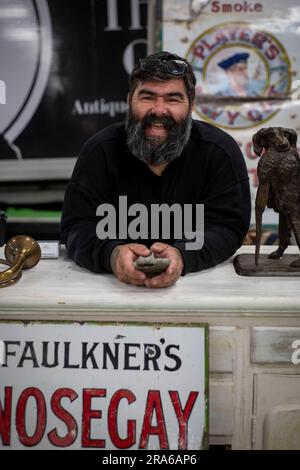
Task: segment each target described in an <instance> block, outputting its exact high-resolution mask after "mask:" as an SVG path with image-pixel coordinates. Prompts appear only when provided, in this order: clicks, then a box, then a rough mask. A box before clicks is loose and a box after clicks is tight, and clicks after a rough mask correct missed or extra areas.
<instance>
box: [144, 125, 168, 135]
mask: <svg viewBox="0 0 300 470" xmlns="http://www.w3.org/2000/svg"><path fill="white" fill-rule="evenodd" d="M146 135H147V136H151V137H167V135H168V131H167V129H166V128H165V126H164V125H163V124H150V125H148V126H147V127H146Z"/></svg>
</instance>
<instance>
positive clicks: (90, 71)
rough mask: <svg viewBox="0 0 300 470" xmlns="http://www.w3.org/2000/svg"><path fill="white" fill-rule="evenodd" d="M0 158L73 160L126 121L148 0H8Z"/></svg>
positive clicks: (0, 32)
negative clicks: (92, 141) (98, 134)
mask: <svg viewBox="0 0 300 470" xmlns="http://www.w3.org/2000/svg"><path fill="white" fill-rule="evenodd" d="M0 3H1V10H3V11H4V13H5V12H6V13H5V14H3V15H1V16H0V39H1V41H0V54H1V71H0V80H1V100H0V158H1V159H19V160H21V159H26V158H51V157H74V156H77V155H78V152H79V150H80V148H81V146H82V144H83V143H84V142H85V141H86V140H87V139H88V138H89V137H90V136H91V135H93V134H94V133H95V132H97V131H98V130H100V129H101V128H103V127H105V126H106V125H108V124H110V123H112V122H115V121H120V120H123V119H124V117H125V112H126V108H127V104H126V95H127V87H128V73H129V72H130V71H131V69H132V68H133V66H134V63H135V62H136V61H137V60H138V58H139V57H142V56H144V55H146V15H147V2H146V1H141V0H136V1H132V0H131V1H130V0H123V1H122V2H121V1H118V0H73V1H72V2H70V1H69V0H60V1H57V0H48V1H47V0H38V1H37V0H23V1H20V0H16V1H15V0H1V2H0Z"/></svg>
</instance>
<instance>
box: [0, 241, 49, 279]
mask: <svg viewBox="0 0 300 470" xmlns="http://www.w3.org/2000/svg"><path fill="white" fill-rule="evenodd" d="M4 255H5V258H6V261H5V260H0V262H1V263H2V264H7V265H8V266H10V267H9V268H8V269H6V270H5V271H3V272H0V287H8V286H11V285H12V284H14V283H15V282H16V281H17V280H18V279H19V278H20V277H21V275H22V269H23V268H24V269H29V268H33V266H35V265H36V264H37V263H38V262H39V261H40V259H41V248H40V245H39V244H38V242H37V241H35V240H34V239H33V238H31V237H29V236H27V235H17V236H15V237H12V238H10V239H9V240H8V242H7V243H6V245H5V250H4Z"/></svg>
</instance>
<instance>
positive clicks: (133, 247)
mask: <svg viewBox="0 0 300 470" xmlns="http://www.w3.org/2000/svg"><path fill="white" fill-rule="evenodd" d="M129 249H130V251H131V252H132V253H134V254H135V255H136V256H149V255H151V251H150V250H149V248H147V247H146V246H145V245H139V244H138V243H132V244H130V246H129Z"/></svg>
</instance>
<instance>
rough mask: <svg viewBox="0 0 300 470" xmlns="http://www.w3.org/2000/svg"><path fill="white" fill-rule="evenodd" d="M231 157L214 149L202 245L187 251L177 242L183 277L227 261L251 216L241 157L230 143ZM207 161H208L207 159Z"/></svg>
mask: <svg viewBox="0 0 300 470" xmlns="http://www.w3.org/2000/svg"><path fill="white" fill-rule="evenodd" d="M230 152H231V154H230V155H228V154H226V152H224V150H223V149H221V148H219V149H215V150H214V154H213V156H212V158H211V167H210V168H207V170H208V171H207V174H208V175H211V176H210V177H209V179H208V180H207V182H206V185H205V188H204V191H203V193H202V197H201V202H202V203H203V204H204V245H203V247H202V248H201V249H200V250H187V249H186V242H185V241H184V240H177V241H176V242H175V243H174V246H175V247H176V248H178V249H179V250H180V252H181V254H182V256H183V259H184V271H183V274H187V273H189V272H193V271H200V270H202V269H206V268H210V267H213V266H215V265H217V264H218V263H221V262H222V261H225V260H227V259H228V258H229V257H230V256H232V255H233V254H234V253H235V251H236V250H237V249H238V248H239V247H240V246H241V244H242V241H243V239H244V237H245V235H246V233H247V230H248V228H249V223H250V215H251V199H250V188H249V180H248V174H247V169H246V165H245V162H244V157H243V155H242V153H241V151H240V149H239V148H238V146H237V144H236V143H235V142H234V141H233V140H232V145H231V150H230ZM208 160H209V159H208Z"/></svg>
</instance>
